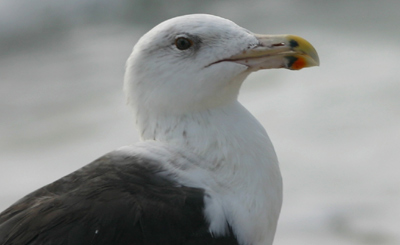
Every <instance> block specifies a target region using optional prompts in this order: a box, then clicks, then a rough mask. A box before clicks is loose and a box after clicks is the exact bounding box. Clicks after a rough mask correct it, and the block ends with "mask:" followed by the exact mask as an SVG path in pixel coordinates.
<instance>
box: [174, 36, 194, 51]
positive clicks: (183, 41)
mask: <svg viewBox="0 0 400 245" xmlns="http://www.w3.org/2000/svg"><path fill="white" fill-rule="evenodd" d="M192 43H193V42H192V41H191V40H190V39H187V38H185V37H178V38H177V39H176V40H175V46H176V47H177V48H178V49H179V50H185V49H188V48H190V47H191V46H192Z"/></svg>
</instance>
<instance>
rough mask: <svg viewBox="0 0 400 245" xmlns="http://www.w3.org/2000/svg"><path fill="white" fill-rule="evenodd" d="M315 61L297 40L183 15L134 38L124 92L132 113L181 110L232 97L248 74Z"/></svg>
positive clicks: (306, 46) (312, 51)
mask: <svg viewBox="0 0 400 245" xmlns="http://www.w3.org/2000/svg"><path fill="white" fill-rule="evenodd" d="M318 64H319V59H318V55H317V52H316V51H315V49H314V48H313V47H312V45H311V44H310V43H308V42H307V41H306V40H304V39H303V38H300V37H297V36H293V35H259V34H254V33H252V32H250V31H248V30H246V29H244V28H242V27H240V26H238V25H236V24H235V23H233V22H232V21H229V20H227V19H224V18H221V17H217V16H212V15H206V14H194V15H186V16H180V17H176V18H173V19H169V20H167V21H165V22H162V23H161V24H159V25H157V26H156V27H154V28H153V29H151V30H150V31H149V32H147V33H146V34H145V35H144V36H142V37H141V38H140V40H139V41H138V42H137V44H136V45H135V46H134V48H133V52H132V54H131V55H130V57H129V59H128V61H127V66H126V74H125V92H126V94H127V97H128V102H129V103H130V104H131V105H132V106H133V108H134V109H136V111H141V112H144V113H155V114H157V115H162V114H167V115H174V114H185V113H188V112H193V111H196V110H206V109H210V108H214V107H218V106H222V105H224V104H227V103H230V102H232V101H235V100H236V99H237V96H238V93H239V89H240V86H241V84H242V82H243V81H244V79H245V78H246V77H247V76H248V75H249V74H250V73H251V72H254V71H257V70H260V69H272V68H287V69H291V70H299V69H302V68H304V67H311V66H316V65H318ZM137 114H138V113H137ZM139 114H140V113H139Z"/></svg>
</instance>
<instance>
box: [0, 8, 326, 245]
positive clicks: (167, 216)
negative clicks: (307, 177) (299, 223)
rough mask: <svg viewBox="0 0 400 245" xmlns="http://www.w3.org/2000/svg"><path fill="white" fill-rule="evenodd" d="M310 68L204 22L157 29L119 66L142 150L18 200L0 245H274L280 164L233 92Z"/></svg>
mask: <svg viewBox="0 0 400 245" xmlns="http://www.w3.org/2000/svg"><path fill="white" fill-rule="evenodd" d="M318 64H319V61H318V55H317V53H316V51H315V49H314V48H313V47H312V46H311V45H310V44H309V43H308V42H307V41H305V40H304V39H302V38H300V37H297V36H292V35H258V34H253V33H252V32H250V31H248V30H246V29H244V28H242V27H240V26H238V25H236V24H235V23H233V22H231V21H229V20H226V19H223V18H220V17H216V16H212V15H205V14H195V15H187V16H181V17H176V18H173V19H170V20H167V21H165V22H163V23H161V24H159V25H158V26H156V27H154V28H153V29H152V30H150V31H149V32H148V33H146V34H145V35H144V36H143V37H142V38H141V39H140V40H139V41H138V42H137V44H136V45H135V47H134V49H133V52H132V54H131V56H130V57H129V59H128V62H127V66H126V74H125V92H126V94H127V97H128V103H129V104H130V105H131V106H132V108H133V111H134V114H135V115H136V124H137V128H138V129H139V132H140V135H141V138H142V141H141V142H140V143H137V144H135V145H133V146H127V147H123V148H121V149H118V150H116V151H113V152H110V153H108V154H106V155H104V156H102V157H100V158H99V159H97V160H95V161H94V162H92V163H90V164H88V165H86V166H84V167H83V168H81V169H79V170H77V171H75V172H73V173H71V174H69V175H67V176H65V177H64V178H61V179H59V180H58V181H56V182H54V183H51V184H49V185H47V186H44V187H43V188H41V189H39V190H37V191H35V192H33V193H31V194H29V195H27V196H25V197H24V198H22V199H21V200H19V201H17V202H16V203H15V204H13V205H12V206H11V207H9V208H8V209H6V210H5V211H4V212H2V213H1V215H0V244H3V245H4V244H30V245H33V244H71V245H77V244H119V245H122V244H135V245H137V244H164V245H165V244H241V245H250V244H251V245H259V244H260V245H261V244H262V245H270V244H272V242H273V239H274V234H275V230H276V225H277V220H278V216H279V213H280V209H281V203H282V181H281V175H280V171H279V166H278V160H277V157H276V155H275V151H274V148H273V146H272V144H271V142H270V140H269V138H268V135H267V133H266V132H265V130H264V128H263V127H262V126H261V125H260V123H259V122H258V121H257V120H256V119H255V118H254V117H253V116H252V115H251V114H250V113H249V112H248V111H247V110H246V109H245V108H244V107H243V106H242V105H241V104H240V103H239V102H238V101H237V97H238V93H239V89H240V86H241V84H242V82H243V81H244V79H245V78H246V77H247V76H248V75H249V74H250V73H251V72H253V71H257V70H260V69H270V68H288V69H293V70H298V69H301V68H304V67H310V66H315V65H318Z"/></svg>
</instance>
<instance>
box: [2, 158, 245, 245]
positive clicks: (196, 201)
mask: <svg viewBox="0 0 400 245" xmlns="http://www.w3.org/2000/svg"><path fill="white" fill-rule="evenodd" d="M160 166H161V165H160V164H157V162H155V161H154V160H150V159H143V158H142V157H139V156H129V155H126V154H122V153H116V152H113V153H109V154H107V155H105V156H103V157H101V158H99V159H97V160H96V161H94V162H92V163H90V164H88V165H87V166H85V167H83V168H81V169H79V170H77V171H75V172H73V173H71V174H69V175H67V176H65V177H63V178H61V179H59V180H57V181H55V182H54V183H52V184H49V185H47V186H45V187H43V188H41V189H39V190H37V191H35V192H33V193H31V194H29V195H27V196H25V197H24V198H22V199H21V200H19V201H18V202H16V203H15V204H14V205H12V206H11V207H9V208H8V209H6V210H5V211H4V212H2V213H1V214H0V244H1V245H11V244H18V245H22V244H29V245H36V244H60V245H61V244H71V245H79V244H96V245H97V244H99V245H100V244H119V245H123V244H138V245H139V244H166V245H168V244H237V240H236V238H235V237H234V236H233V235H232V232H230V233H229V235H227V236H225V237H213V236H212V234H210V233H209V231H208V226H209V224H208V222H207V221H206V220H205V218H204V215H203V209H204V195H205V192H204V190H203V189H200V188H192V187H187V186H182V185H180V184H178V183H177V182H176V181H174V180H173V178H171V177H168V176H169V175H168V174H165V173H166V170H165V169H163V168H162V167H160Z"/></svg>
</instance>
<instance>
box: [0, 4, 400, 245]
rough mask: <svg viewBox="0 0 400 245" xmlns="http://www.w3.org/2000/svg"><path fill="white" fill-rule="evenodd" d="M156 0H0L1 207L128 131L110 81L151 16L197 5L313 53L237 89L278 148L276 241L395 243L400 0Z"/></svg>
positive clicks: (127, 136)
mask: <svg viewBox="0 0 400 245" xmlns="http://www.w3.org/2000/svg"><path fill="white" fill-rule="evenodd" d="M168 4H171V6H168ZM168 4H167V3H163V4H158V3H157V2H155V1H139V0H138V1H123V0H118V1H113V3H110V1H88V0H87V1H68V3H66V2H65V1H53V2H52V3H48V1H44V0H42V1H35V3H33V2H30V1H27V0H25V1H22V0H20V1H2V2H0V88H1V89H0V115H1V118H0V120H1V123H0V136H1V141H0V166H1V167H2V171H1V172H0V210H2V209H4V208H6V207H7V206H9V205H10V204H12V203H13V202H14V201H16V200H17V199H18V198H20V197H22V196H23V195H25V194H27V193H29V192H30V191H33V190H34V189H36V188H39V187H40V186H43V185H44V184H47V183H49V182H51V181H53V180H56V179H58V178H59V177H61V176H63V175H65V174H67V173H69V172H71V171H73V170H75V169H77V168H79V167H81V166H83V165H84V164H87V163H88V162H90V161H92V160H94V159H95V158H97V157H99V156H101V155H102V154H104V153H106V152H108V151H111V150H113V149H115V148H118V147H120V146H122V145H127V144H131V143H133V142H135V141H137V134H136V131H135V130H134V129H133V118H132V117H131V115H130V113H129V109H128V108H126V106H125V100H124V98H123V94H122V91H121V90H122V77H123V72H124V63H125V60H126V58H127V57H128V55H129V53H130V51H131V49H132V46H133V45H134V43H135V42H136V40H137V39H138V38H139V37H140V35H142V34H143V33H144V32H145V31H146V30H147V29H148V28H150V27H151V26H152V25H154V24H157V23H158V22H159V21H162V20H163V19H167V18H170V17H173V16H175V15H180V14H186V13H196V12H207V13H211V14H216V15H220V16H223V17H226V18H229V19H231V20H233V21H235V22H236V23H238V24H239V25H242V26H244V27H246V28H248V29H250V30H252V31H254V32H258V33H271V34H276V33H293V34H297V35H300V36H303V37H305V38H307V39H308V40H309V41H311V43H313V45H314V46H315V47H316V49H317V50H318V52H319V55H320V58H321V67H319V68H313V69H306V70H302V71H300V72H290V71H286V70H271V71H262V72H258V73H256V74H254V75H252V76H251V77H250V78H249V79H248V81H247V82H246V83H245V85H244V88H243V90H242V93H241V97H240V100H241V101H242V102H243V103H244V104H245V106H246V107H247V108H249V110H250V111H251V112H252V113H254V114H255V116H256V117H257V118H259V119H260V121H261V123H262V124H263V125H264V126H265V128H266V129H267V131H268V132H269V134H270V136H271V138H272V140H273V142H274V145H275V147H276V150H277V152H278V156H279V158H280V162H281V168H282V173H283V176H284V183H285V190H284V191H285V192H284V193H285V194H284V196H285V200H284V206H283V209H282V214H281V219H280V223H279V227H278V232H277V237H276V242H275V244H328V245H329V244H399V243H400V230H399V228H398V227H400V219H399V218H400V188H399V187H400V180H399V178H398V171H399V166H398V163H399V158H400V152H399V151H398V146H399V145H400V128H399V122H400V99H399V96H398V95H399V94H400V83H399V82H400V76H399V75H398V72H396V71H397V70H398V69H397V59H398V57H397V56H398V54H399V53H400V46H399V45H398V38H399V35H400V33H399V31H398V26H399V24H400V16H399V15H398V13H397V12H398V8H399V7H400V4H399V3H398V1H385V2H384V4H383V3H382V2H378V1H370V0H368V1H362V2H361V1H355V0H354V1H329V2H328V1H326V2H323V1H316V0H307V1H294V0H292V1H290V0H284V1H268V2H266V1H229V2H227V1H222V2H216V3H215V2H211V1H210V2H208V3H204V2H202V3H201V4H199V3H198V2H195V1H171V2H169V3H168Z"/></svg>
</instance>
